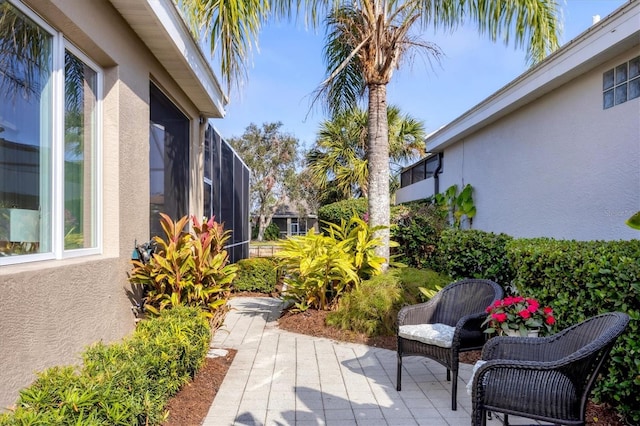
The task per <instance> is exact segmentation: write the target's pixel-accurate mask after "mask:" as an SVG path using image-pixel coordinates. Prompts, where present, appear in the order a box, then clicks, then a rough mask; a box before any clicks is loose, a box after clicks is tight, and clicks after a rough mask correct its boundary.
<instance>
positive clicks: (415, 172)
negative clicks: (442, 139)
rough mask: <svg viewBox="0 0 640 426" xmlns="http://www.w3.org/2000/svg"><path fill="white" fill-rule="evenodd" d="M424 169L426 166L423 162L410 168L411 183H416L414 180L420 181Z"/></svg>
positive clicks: (422, 178) (422, 177)
mask: <svg viewBox="0 0 640 426" xmlns="http://www.w3.org/2000/svg"><path fill="white" fill-rule="evenodd" d="M425 170H426V166H425V164H424V162H423V163H420V164H418V165H417V166H415V167H413V168H412V169H411V172H412V173H411V183H416V182H420V181H421V180H424V179H425V175H424V174H425Z"/></svg>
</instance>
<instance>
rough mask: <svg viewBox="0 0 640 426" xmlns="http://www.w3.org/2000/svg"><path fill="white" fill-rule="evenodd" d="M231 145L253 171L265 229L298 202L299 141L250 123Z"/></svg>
mask: <svg viewBox="0 0 640 426" xmlns="http://www.w3.org/2000/svg"><path fill="white" fill-rule="evenodd" d="M216 14H217V13H216ZM229 144H231V146H233V148H234V149H235V150H236V152H237V153H238V155H239V156H240V157H241V158H242V159H243V160H244V162H245V163H246V164H247V166H248V167H249V169H250V170H251V175H250V182H249V186H250V192H251V194H250V197H249V198H250V199H251V200H253V202H254V203H255V206H254V209H253V214H255V215H256V216H258V226H259V227H264V228H266V225H267V223H268V222H269V221H270V220H271V218H272V217H273V214H274V213H275V211H276V209H277V207H278V206H279V205H281V204H282V203H283V201H284V200H285V199H287V198H289V199H290V200H291V199H294V198H295V197H294V192H295V190H296V188H297V187H298V182H297V172H296V167H297V165H298V164H299V158H298V139H297V138H295V137H294V136H293V135H291V134H288V133H285V132H283V131H282V123H281V122H273V123H264V124H262V126H260V127H259V126H257V125H256V124H254V123H251V124H249V125H248V126H247V127H246V129H245V131H244V133H243V134H242V136H241V137H239V138H238V137H233V138H230V139H229ZM259 231H262V232H258V240H259V241H262V239H263V232H264V230H262V229H259Z"/></svg>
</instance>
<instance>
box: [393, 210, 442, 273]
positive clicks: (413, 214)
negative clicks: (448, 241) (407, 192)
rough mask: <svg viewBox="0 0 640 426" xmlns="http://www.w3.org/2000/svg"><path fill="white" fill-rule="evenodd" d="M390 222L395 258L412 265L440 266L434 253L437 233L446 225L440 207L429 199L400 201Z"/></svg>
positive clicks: (437, 267) (438, 258)
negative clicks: (402, 202)
mask: <svg viewBox="0 0 640 426" xmlns="http://www.w3.org/2000/svg"><path fill="white" fill-rule="evenodd" d="M391 222H392V223H393V225H392V226H391V239H392V240H393V241H395V242H396V243H398V247H397V248H395V249H394V250H393V255H394V257H395V259H396V260H397V261H399V262H402V263H403V264H405V265H407V266H412V267H415V268H429V269H435V270H442V269H443V267H442V265H441V262H440V260H441V258H440V257H439V256H438V253H437V247H438V244H439V241H440V234H441V233H442V231H443V230H444V229H445V228H446V227H447V219H446V215H444V214H443V211H442V209H439V208H438V207H436V206H434V205H433V204H431V203H430V202H429V201H423V202H420V203H416V202H413V203H407V204H403V205H400V206H396V208H395V209H394V215H393V216H392V218H391Z"/></svg>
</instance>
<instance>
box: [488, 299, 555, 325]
mask: <svg viewBox="0 0 640 426" xmlns="http://www.w3.org/2000/svg"><path fill="white" fill-rule="evenodd" d="M485 311H486V312H487V317H486V319H485V320H484V322H483V326H486V327H487V330H486V332H487V333H497V334H503V333H504V332H505V331H506V330H507V329H508V330H511V331H515V332H517V331H518V330H538V329H540V328H542V329H546V331H551V328H552V327H551V326H553V325H554V324H555V322H556V320H555V318H554V317H553V315H552V313H553V309H551V308H550V307H549V306H545V307H542V306H540V302H538V301H537V300H536V299H533V298H531V297H522V296H507V297H505V298H504V299H502V300H496V301H495V302H493V303H492V304H491V305H489V306H488V307H487V309H486V310H485Z"/></svg>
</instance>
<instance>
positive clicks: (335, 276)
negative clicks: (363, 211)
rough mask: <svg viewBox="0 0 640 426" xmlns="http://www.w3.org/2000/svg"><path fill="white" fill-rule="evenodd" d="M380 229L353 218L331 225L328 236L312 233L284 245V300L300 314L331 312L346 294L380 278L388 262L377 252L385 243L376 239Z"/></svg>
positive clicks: (281, 255)
mask: <svg viewBox="0 0 640 426" xmlns="http://www.w3.org/2000/svg"><path fill="white" fill-rule="evenodd" d="M377 229H379V228H371V227H369V225H367V223H365V222H364V221H363V220H362V219H360V218H358V217H357V216H353V217H352V218H351V220H349V221H348V222H345V221H342V224H341V226H338V225H334V224H329V226H328V227H327V228H326V229H325V231H326V233H327V235H323V234H316V233H315V231H314V230H313V229H311V230H310V231H309V232H308V233H307V235H304V236H295V237H291V238H288V239H287V240H284V241H283V242H281V243H280V244H279V246H280V248H281V250H280V251H279V252H278V253H277V254H276V255H275V257H276V258H277V259H278V260H279V265H280V267H281V268H282V272H283V274H284V277H285V278H284V284H285V285H286V291H285V293H284V297H285V298H286V299H288V300H291V301H293V302H294V304H295V307H296V309H298V310H305V309H308V308H315V309H321V310H325V309H330V308H331V306H332V304H333V303H334V302H335V301H336V300H337V299H338V298H339V297H340V296H341V295H342V293H344V292H346V291H349V290H350V289H351V288H353V287H357V286H358V285H359V284H360V281H361V280H362V279H367V278H370V277H372V276H374V275H377V274H379V273H380V271H381V270H382V263H383V262H384V259H383V258H382V257H379V256H376V254H375V252H374V250H375V248H376V247H377V246H378V245H380V243H381V242H380V240H379V239H377V238H374V237H373V233H374V231H376V230H377Z"/></svg>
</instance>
